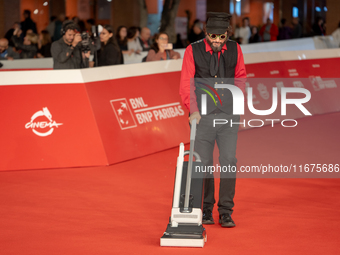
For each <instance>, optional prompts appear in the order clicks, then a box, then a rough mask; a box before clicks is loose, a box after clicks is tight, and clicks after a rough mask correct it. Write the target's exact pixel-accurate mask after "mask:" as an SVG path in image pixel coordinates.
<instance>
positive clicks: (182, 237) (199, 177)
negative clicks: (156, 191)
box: [160, 122, 207, 247]
mask: <svg viewBox="0 0 340 255" xmlns="http://www.w3.org/2000/svg"><path fill="white" fill-rule="evenodd" d="M191 130H192V131H191V138H190V140H191V141H190V151H184V144H183V143H181V144H180V152H179V156H178V158H177V168H176V177H175V187H174V196H173V201H172V210H171V216H170V219H169V224H168V226H167V228H166V230H165V232H164V234H163V236H162V237H161V240H160V245H161V246H177V247H203V246H204V244H205V242H206V240H207V235H206V231H205V228H204V227H203V226H202V201H203V177H204V173H200V172H197V171H195V169H201V166H202V163H201V160H200V157H199V155H198V154H197V153H196V152H194V151H193V147H194V140H195V131H196V122H195V123H193V125H192V128H191ZM187 154H189V161H188V162H184V156H185V155H187ZM193 156H195V159H196V161H193Z"/></svg>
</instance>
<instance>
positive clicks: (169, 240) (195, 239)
mask: <svg viewBox="0 0 340 255" xmlns="http://www.w3.org/2000/svg"><path fill="white" fill-rule="evenodd" d="M206 241H207V234H206V231H205V228H204V227H203V226H202V225H200V226H197V225H184V224H183V225H179V226H178V227H172V226H171V224H169V225H168V227H167V229H166V231H165V232H164V235H163V236H162V237H161V246H172V247H204V244H205V242H206Z"/></svg>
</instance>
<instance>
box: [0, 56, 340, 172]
mask: <svg viewBox="0 0 340 255" xmlns="http://www.w3.org/2000/svg"><path fill="white" fill-rule="evenodd" d="M266 54H267V53H266ZM339 62H340V58H329V59H313V60H300V61H281V62H271V63H257V64H249V65H247V66H246V68H247V73H248V76H249V79H248V81H247V82H248V83H249V84H248V86H249V87H252V88H253V101H252V102H253V105H254V107H255V108H256V109H259V110H261V109H262V110H263V109H269V108H270V107H271V105H272V88H273V87H276V88H277V89H278V92H277V93H278V98H279V101H278V105H277V110H276V111H275V112H274V113H273V115H272V116H271V117H275V118H277V119H282V115H281V112H280V110H281V108H280V107H281V106H280V89H281V88H282V87H300V88H305V89H307V90H308V91H310V93H311V100H310V101H309V102H308V103H306V104H305V107H306V108H307V109H308V110H309V111H310V112H311V113H312V114H321V113H328V112H334V111H339V110H340V103H339V100H338V98H339V96H340V89H339V86H340V85H339V81H338V80H336V78H332V77H336V76H337V70H336V68H335V67H336V66H338V65H339ZM169 64H171V65H172V66H174V65H176V66H175V68H173V67H172V68H173V69H172V70H168V71H167V69H166V68H165V67H167V66H168V65H169ZM177 65H178V66H177ZM133 67H134V68H136V70H135V71H134V70H130V69H129V68H132V65H131V66H130V67H129V66H126V67H125V66H117V67H105V68H96V69H94V70H91V72H93V73H90V70H82V71H81V72H79V70H75V71H72V70H65V71H37V72H27V76H26V75H25V77H15V75H16V72H8V73H6V72H3V73H2V75H3V74H4V75H3V76H2V78H3V79H2V81H1V82H0V95H1V100H0V107H1V111H0V119H1V120H2V123H3V125H2V130H1V131H2V132H1V133H0V139H1V143H0V157H1V160H0V170H16V169H42V168H58V167H78V166H94V165H107V164H113V163H117V162H121V161H124V160H129V159H133V158H136V157H141V156H144V155H147V154H150V153H154V152H158V151H161V150H165V149H168V148H172V147H176V146H178V145H179V144H180V143H181V142H184V143H187V142H188V141H189V125H188V112H187V110H186V109H184V107H183V106H182V104H181V99H180V96H179V80H180V67H181V62H180V61H177V62H175V61H174V62H171V61H164V62H163V61H160V62H157V63H156V62H155V63H146V64H136V65H133ZM158 67H161V68H160V70H161V71H159V70H158V69H157V68H158ZM330 67H333V68H330ZM119 68H120V69H119ZM144 68H145V69H144ZM162 68H163V69H162ZM156 69H157V70H156ZM117 70H125V71H126V73H127V74H124V75H122V76H121V77H118V76H117V77H115V76H114V75H112V73H114V74H117V73H118V74H117V75H120V74H119V71H117ZM150 70H152V71H151V72H150ZM153 70H156V71H154V72H153ZM164 70H165V71H164ZM87 71H88V72H87ZM82 72H84V74H86V75H87V76H86V77H85V78H84V74H83V73H82ZM115 72H116V73H115ZM130 72H132V73H134V72H136V73H137V74H135V75H136V76H132V77H131V75H129V73H130ZM144 72H145V74H147V75H141V74H140V73H144ZM152 72H153V73H152ZM19 73H20V74H21V75H22V74H23V73H24V72H18V74H19ZM25 73H26V72H25ZM93 74H95V75H93ZM82 75H83V76H82ZM105 75H106V76H105ZM28 77H29V78H28ZM88 77H90V78H91V79H92V80H90V79H89V78H88ZM94 77H95V78H94ZM103 77H104V78H103ZM106 77H110V78H106ZM86 78H88V80H87V79H86ZM252 78H256V79H257V78H275V80H276V81H275V82H273V81H270V80H273V79H265V80H263V82H257V81H256V80H255V79H254V80H252ZM283 78H290V79H289V81H288V80H285V79H283ZM302 78H305V79H302ZM44 79H45V80H44ZM104 79H105V80H104ZM280 79H282V80H281V81H280ZM42 80H43V81H44V82H42ZM90 81H91V82H90ZM255 81H256V82H255ZM5 82H6V83H5ZM48 83H51V84H48ZM253 83H254V84H253ZM245 109H246V112H245V115H244V116H243V119H254V118H256V119H261V120H263V119H264V118H266V117H265V116H254V115H251V114H250V113H249V110H248V107H247V106H246V107H245ZM303 116H304V114H302V112H301V111H300V110H299V109H298V108H297V107H296V106H294V105H289V106H287V115H286V116H284V118H285V119H295V118H300V117H303ZM247 124H248V123H247ZM251 124H252V125H258V123H255V122H252V123H251ZM266 124H270V123H266ZM247 126H248V125H247ZM246 128H249V127H246Z"/></svg>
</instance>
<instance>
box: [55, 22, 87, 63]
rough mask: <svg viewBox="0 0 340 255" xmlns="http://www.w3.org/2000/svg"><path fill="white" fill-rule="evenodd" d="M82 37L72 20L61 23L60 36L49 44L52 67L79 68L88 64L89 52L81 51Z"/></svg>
mask: <svg viewBox="0 0 340 255" xmlns="http://www.w3.org/2000/svg"><path fill="white" fill-rule="evenodd" d="M81 41H82V38H81V35H80V33H79V27H78V25H77V24H75V23H74V22H73V21H70V20H67V21H65V22H64V23H63V27H62V37H61V38H60V39H59V40H57V41H54V42H53V43H52V46H51V55H52V58H53V69H79V68H84V67H88V66H89V57H90V52H86V53H84V52H82V51H81V43H80V42H81Z"/></svg>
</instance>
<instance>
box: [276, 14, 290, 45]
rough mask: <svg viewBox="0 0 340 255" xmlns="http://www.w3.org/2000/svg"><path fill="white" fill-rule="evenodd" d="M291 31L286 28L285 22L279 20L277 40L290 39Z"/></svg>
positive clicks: (284, 20)
mask: <svg viewBox="0 0 340 255" xmlns="http://www.w3.org/2000/svg"><path fill="white" fill-rule="evenodd" d="M292 32H293V31H292V29H291V28H290V27H289V26H287V20H286V19H281V27H280V28H279V35H278V37H277V39H278V40H286V39H290V38H291V37H292Z"/></svg>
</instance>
